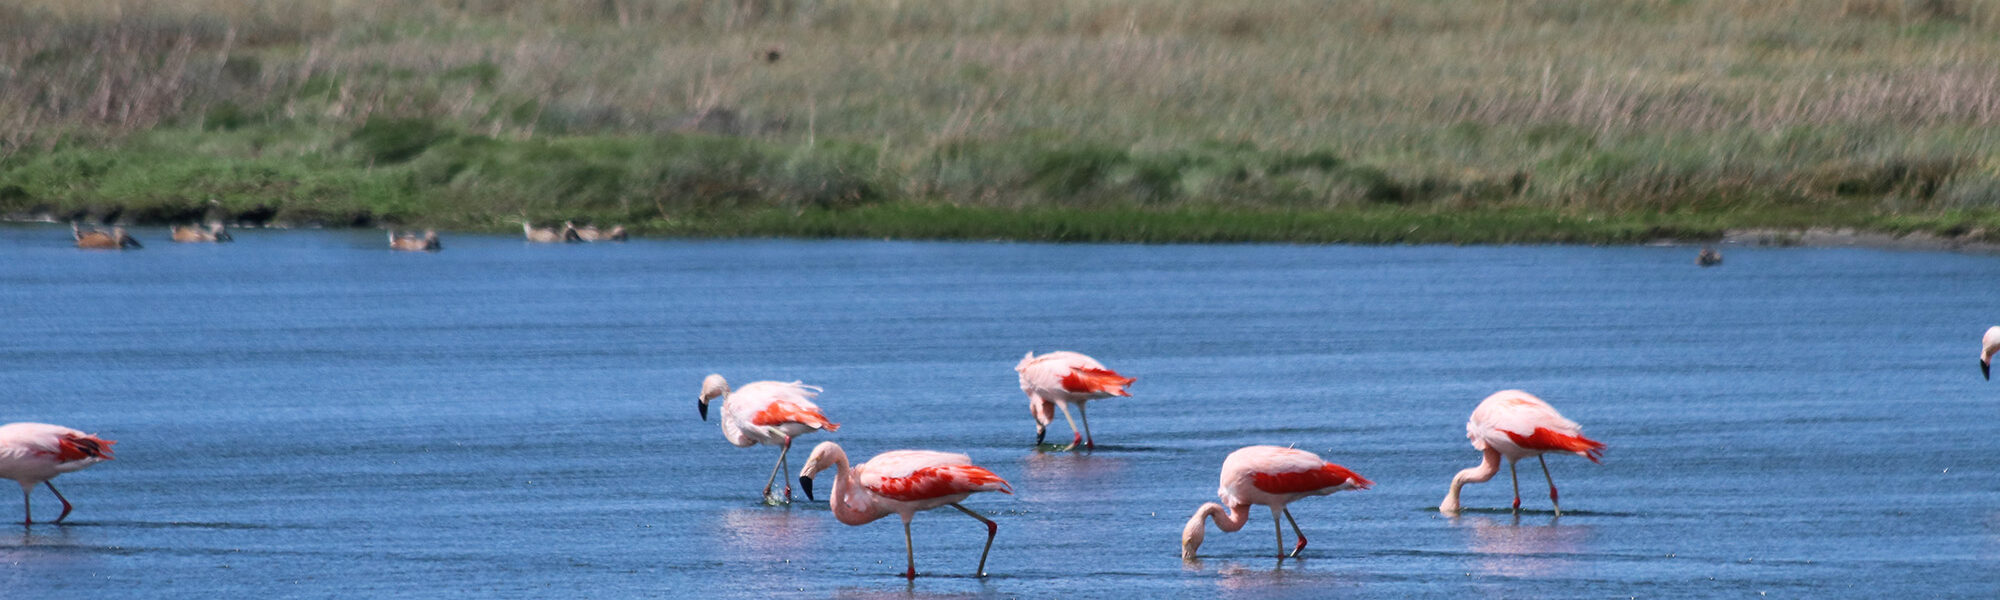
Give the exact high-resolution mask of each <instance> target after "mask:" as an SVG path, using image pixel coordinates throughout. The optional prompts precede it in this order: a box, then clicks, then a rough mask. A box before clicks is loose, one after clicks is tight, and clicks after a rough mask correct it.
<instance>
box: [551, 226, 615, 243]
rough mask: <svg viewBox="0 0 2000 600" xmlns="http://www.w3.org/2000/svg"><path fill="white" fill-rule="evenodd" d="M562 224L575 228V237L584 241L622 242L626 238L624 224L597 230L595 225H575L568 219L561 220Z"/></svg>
mask: <svg viewBox="0 0 2000 600" xmlns="http://www.w3.org/2000/svg"><path fill="white" fill-rule="evenodd" d="M563 226H564V227H568V228H570V229H574V230H576V235H577V237H578V238H581V239H582V240H583V241H586V242H622V241H625V238H626V233H625V226H624V225H613V226H611V229H606V230H599V229H598V228H597V226H596V225H585V226H582V227H577V226H576V225H574V224H572V223H570V222H569V221H563Z"/></svg>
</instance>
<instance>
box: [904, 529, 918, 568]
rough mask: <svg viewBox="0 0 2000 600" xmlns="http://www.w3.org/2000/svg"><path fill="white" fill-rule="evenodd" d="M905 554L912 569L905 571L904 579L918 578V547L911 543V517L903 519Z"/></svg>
mask: <svg viewBox="0 0 2000 600" xmlns="http://www.w3.org/2000/svg"><path fill="white" fill-rule="evenodd" d="M903 554H904V556H906V557H907V558H909V559H910V568H909V570H907V571H903V578H904V579H916V578H917V545H916V544H915V543H914V542H911V541H910V517H909V516H908V515H905V516H904V517H903Z"/></svg>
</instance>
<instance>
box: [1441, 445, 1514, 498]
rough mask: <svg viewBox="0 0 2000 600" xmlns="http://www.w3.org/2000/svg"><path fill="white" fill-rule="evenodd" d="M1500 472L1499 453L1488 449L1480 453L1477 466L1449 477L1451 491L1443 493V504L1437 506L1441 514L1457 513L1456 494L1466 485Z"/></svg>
mask: <svg viewBox="0 0 2000 600" xmlns="http://www.w3.org/2000/svg"><path fill="white" fill-rule="evenodd" d="M1499 472H1500V451H1498V450H1494V449H1491V448H1488V449H1487V450H1486V451H1485V452H1482V453H1480V457H1479V466H1476V467H1472V468H1470V469H1466V470H1463V471H1459V472H1458V474H1457V475H1453V476H1451V491H1449V492H1445V495H1444V502H1443V503H1441V504H1439V505H1438V510H1440V511H1442V512H1457V511H1458V506H1459V504H1458V492H1459V490H1461V489H1463V488H1464V487H1465V484H1468V483H1479V482H1483V481H1486V480H1488V479H1492V478H1493V474H1495V473H1499Z"/></svg>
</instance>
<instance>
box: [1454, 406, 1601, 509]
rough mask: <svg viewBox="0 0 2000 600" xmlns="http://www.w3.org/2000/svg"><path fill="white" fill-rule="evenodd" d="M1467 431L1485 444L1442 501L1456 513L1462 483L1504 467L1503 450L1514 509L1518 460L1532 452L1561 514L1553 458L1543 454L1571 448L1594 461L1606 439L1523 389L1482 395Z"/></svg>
mask: <svg viewBox="0 0 2000 600" xmlns="http://www.w3.org/2000/svg"><path fill="white" fill-rule="evenodd" d="M1465 437H1466V438H1467V439H1470V440H1472V447H1473V448H1477V449H1478V450H1479V452H1480V455H1481V457H1482V458H1481V459H1480V461H1479V466H1477V467H1472V468H1470V469H1466V470H1463V471H1459V472H1458V474H1457V475H1453V476H1452V478H1451V491H1450V492H1447V493H1445V496H1444V502H1443V503H1441V504H1438V512H1442V513H1446V514H1456V513H1457V512H1458V510H1459V504H1458V491H1459V488H1463V487H1465V484H1468V483H1484V482H1485V481H1486V480H1489V479H1492V478H1493V474H1495V473H1498V472H1500V457H1502V456H1505V457H1507V474H1508V476H1510V477H1512V478H1513V479H1514V510H1521V476H1520V474H1519V473H1518V472H1516V470H1515V465H1516V464H1517V463H1519V462H1520V461H1521V459H1523V458H1527V457H1530V456H1532V457H1535V460H1538V461H1541V463H1542V477H1545V478H1548V480H1549V503H1550V504H1552V505H1554V506H1555V511H1556V516H1558V517H1560V516H1562V502H1561V501H1560V500H1558V499H1557V496H1556V479H1555V477H1553V476H1550V475H1549V462H1548V459H1546V458H1543V457H1542V454H1543V453H1545V452H1569V453H1573V454H1575V455H1577V456H1581V457H1584V458H1588V459H1590V462H1599V461H1598V458H1600V457H1602V456H1603V455H1604V444H1602V443H1600V442H1598V441H1597V440H1593V439H1590V438H1587V437H1583V426H1581V425H1577V424H1576V421H1571V420H1569V419H1565V418H1563V416H1562V413H1558V412H1556V409H1555V407H1552V406H1549V403H1547V402H1543V401H1542V399H1541V398H1536V397H1535V396H1534V395H1533V394H1529V393H1527V392H1523V391H1521V390H1506V391H1501V392H1495V393H1494V394H1493V395H1491V396H1487V397H1486V400H1484V401H1481V402H1480V403H1479V407H1478V408H1475V409H1473V410H1472V419H1471V420H1469V421H1466V422H1465Z"/></svg>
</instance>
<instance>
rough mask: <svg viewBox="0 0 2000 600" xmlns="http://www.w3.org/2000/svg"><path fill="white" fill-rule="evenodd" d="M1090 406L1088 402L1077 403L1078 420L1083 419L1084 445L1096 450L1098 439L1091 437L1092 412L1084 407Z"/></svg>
mask: <svg viewBox="0 0 2000 600" xmlns="http://www.w3.org/2000/svg"><path fill="white" fill-rule="evenodd" d="M1088 406H1089V405H1088V404H1077V405H1076V418H1077V420H1080V421H1083V447H1085V448H1089V449H1091V450H1096V449H1097V439H1096V438H1092V437H1090V412H1089V411H1086V410H1084V408H1086V407H1088Z"/></svg>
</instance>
